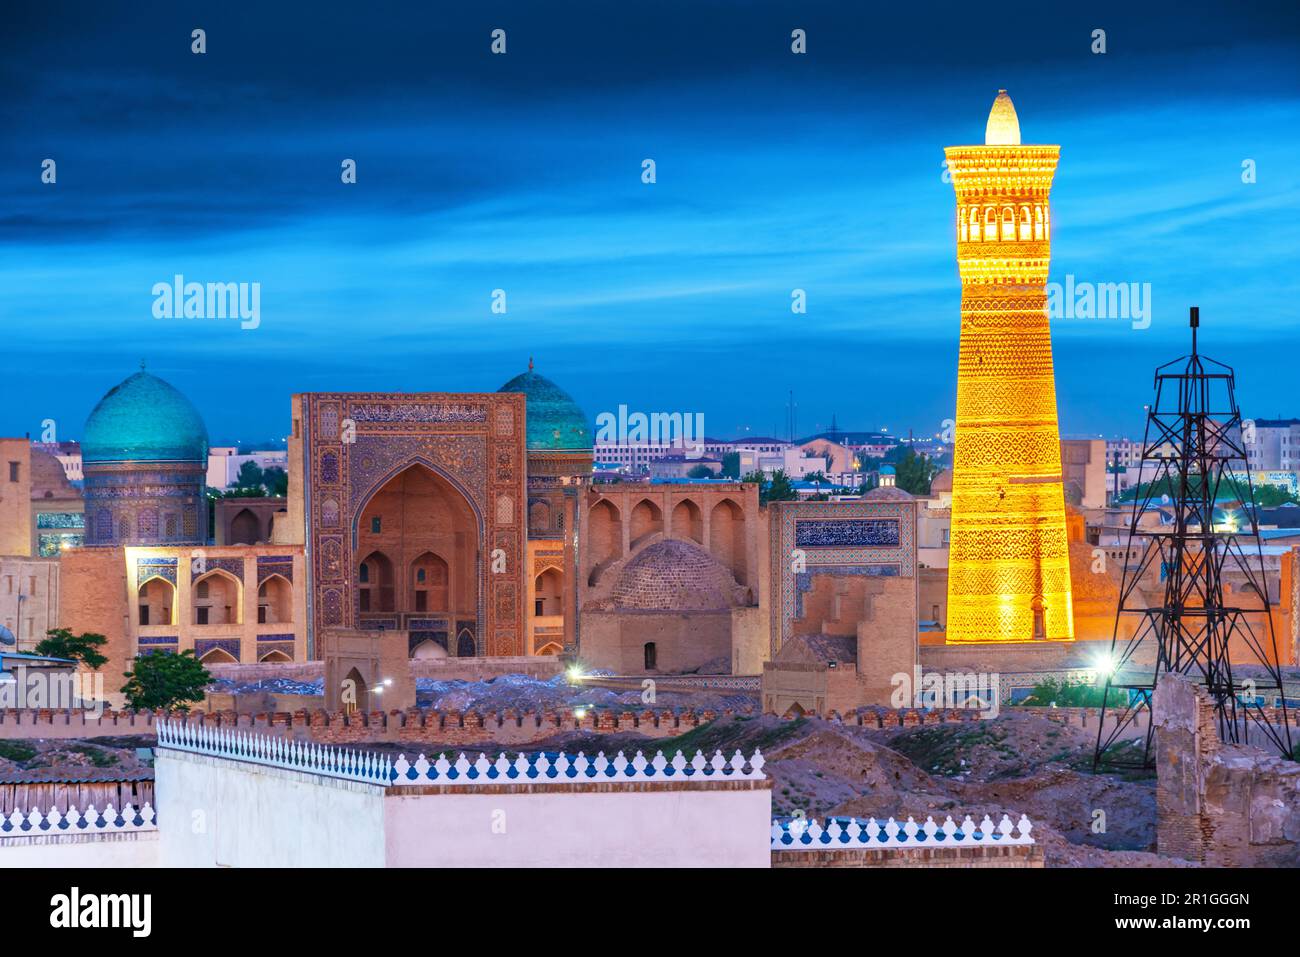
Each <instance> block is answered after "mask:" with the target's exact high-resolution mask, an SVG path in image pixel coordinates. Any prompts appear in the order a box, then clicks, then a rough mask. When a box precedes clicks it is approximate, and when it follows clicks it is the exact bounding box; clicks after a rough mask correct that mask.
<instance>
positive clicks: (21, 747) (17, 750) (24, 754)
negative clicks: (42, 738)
mask: <svg viewBox="0 0 1300 957" xmlns="http://www.w3.org/2000/svg"><path fill="white" fill-rule="evenodd" d="M34 757H36V749H35V748H33V747H32V746H31V745H30V744H28V743H27V742H26V741H0V758H4V759H5V760H7V761H16V762H17V763H19V764H22V763H23V762H24V761H30V760H31V759H32V758H34Z"/></svg>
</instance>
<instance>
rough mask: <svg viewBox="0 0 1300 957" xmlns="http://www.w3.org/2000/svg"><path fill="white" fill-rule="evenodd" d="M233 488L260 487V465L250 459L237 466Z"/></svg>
mask: <svg viewBox="0 0 1300 957" xmlns="http://www.w3.org/2000/svg"><path fill="white" fill-rule="evenodd" d="M234 487H235V488H245V489H258V490H259V491H260V490H261V489H262V466H260V465H258V464H257V463H256V462H254V461H252V460H251V459H250V460H249V461H247V462H245V463H244V464H243V465H241V466H240V467H239V475H237V476H236V477H235V484H234Z"/></svg>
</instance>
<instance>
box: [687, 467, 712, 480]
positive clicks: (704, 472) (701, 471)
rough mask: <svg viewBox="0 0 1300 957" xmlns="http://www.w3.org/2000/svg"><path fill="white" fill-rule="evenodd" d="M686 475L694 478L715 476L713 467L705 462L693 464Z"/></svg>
mask: <svg viewBox="0 0 1300 957" xmlns="http://www.w3.org/2000/svg"><path fill="white" fill-rule="evenodd" d="M686 477H687V478H693V479H701V478H713V469H711V468H709V467H708V466H707V465H704V464H700V465H693V466H691V469H690V471H689V472H687V473H686Z"/></svg>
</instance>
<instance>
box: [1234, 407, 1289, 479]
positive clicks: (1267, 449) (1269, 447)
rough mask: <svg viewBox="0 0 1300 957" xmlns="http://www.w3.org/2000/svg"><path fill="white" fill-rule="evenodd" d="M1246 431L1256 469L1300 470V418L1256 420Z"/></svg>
mask: <svg viewBox="0 0 1300 957" xmlns="http://www.w3.org/2000/svg"><path fill="white" fill-rule="evenodd" d="M1254 426H1255V427H1254V428H1253V429H1251V428H1249V427H1247V428H1245V429H1243V432H1245V436H1244V438H1245V440H1246V441H1245V445H1246V460H1247V461H1248V462H1249V463H1250V468H1251V470H1252V471H1288V470H1291V469H1300V419H1255V420H1254Z"/></svg>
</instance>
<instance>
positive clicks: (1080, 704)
mask: <svg viewBox="0 0 1300 957" xmlns="http://www.w3.org/2000/svg"><path fill="white" fill-rule="evenodd" d="M1105 691H1106V688H1105V685H1096V684H1089V683H1088V682H1086V681H1067V680H1057V679H1056V678H1048V679H1047V680H1046V681H1041V682H1039V683H1038V684H1036V685H1034V689H1033V691H1031V692H1030V693H1029V697H1027V698H1025V699H1024V700H1023V701H1021V702H1020V704H1021V705H1023V706H1025V707H1030V708H1034V707H1038V708H1050V707H1051V706H1052V705H1056V707H1058V708H1100V707H1101V702H1102V698H1103V696H1104V695H1105ZM1109 701H1110V704H1109V707H1122V706H1123V705H1124V703H1125V695H1124V692H1123V691H1121V690H1120V689H1118V688H1111V689H1110V699H1109Z"/></svg>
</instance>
